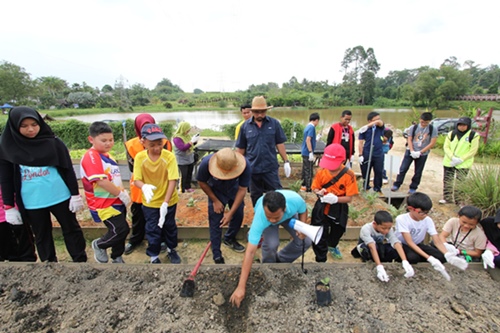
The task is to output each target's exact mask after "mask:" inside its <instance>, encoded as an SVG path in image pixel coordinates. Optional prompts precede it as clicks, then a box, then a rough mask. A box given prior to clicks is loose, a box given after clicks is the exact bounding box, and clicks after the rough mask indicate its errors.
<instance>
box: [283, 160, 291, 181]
mask: <svg viewBox="0 0 500 333" xmlns="http://www.w3.org/2000/svg"><path fill="white" fill-rule="evenodd" d="M283 169H285V176H286V178H288V177H290V175H291V173H292V168H291V167H290V162H285V164H283Z"/></svg>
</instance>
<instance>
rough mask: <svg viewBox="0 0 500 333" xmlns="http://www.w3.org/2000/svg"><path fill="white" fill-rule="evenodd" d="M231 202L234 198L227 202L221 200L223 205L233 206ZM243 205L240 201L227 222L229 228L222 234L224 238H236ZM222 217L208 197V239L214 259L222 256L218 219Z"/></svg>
mask: <svg viewBox="0 0 500 333" xmlns="http://www.w3.org/2000/svg"><path fill="white" fill-rule="evenodd" d="M233 203H234V200H230V201H229V202H227V203H226V202H222V204H223V205H225V204H228V205H229V208H231V207H232V206H233ZM244 207H245V204H244V203H241V205H240V206H239V207H238V209H237V210H236V212H235V213H234V215H233V218H232V219H231V222H229V228H228V230H227V232H226V234H225V235H224V239H225V240H232V239H233V240H234V239H235V238H236V235H237V234H238V232H239V231H240V228H241V223H242V222H243V209H244ZM222 217H224V213H220V214H218V213H216V212H214V203H213V201H212V200H210V199H208V223H209V226H210V241H211V242H212V255H213V258H214V259H216V258H219V257H222V253H221V251H220V244H221V236H222V229H221V227H220V220H222Z"/></svg>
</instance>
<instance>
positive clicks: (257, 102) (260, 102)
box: [252, 96, 273, 111]
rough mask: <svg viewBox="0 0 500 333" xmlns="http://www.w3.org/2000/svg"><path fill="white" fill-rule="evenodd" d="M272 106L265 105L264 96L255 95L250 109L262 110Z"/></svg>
mask: <svg viewBox="0 0 500 333" xmlns="http://www.w3.org/2000/svg"><path fill="white" fill-rule="evenodd" d="M272 107H273V106H272V105H271V106H267V102H266V99H265V98H264V96H255V97H254V98H253V100H252V111H264V110H269V109H271V108H272Z"/></svg>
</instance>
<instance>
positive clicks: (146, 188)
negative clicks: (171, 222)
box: [141, 184, 168, 228]
mask: <svg viewBox="0 0 500 333" xmlns="http://www.w3.org/2000/svg"><path fill="white" fill-rule="evenodd" d="M155 190H156V186H154V185H151V184H144V185H142V188H141V191H142V194H144V199H146V203H150V202H151V200H152V199H153V195H154V191H155ZM167 213H168V202H165V201H164V202H163V203H162V204H161V207H160V219H159V220H158V226H159V227H160V228H163V225H164V224H165V216H166V215H167Z"/></svg>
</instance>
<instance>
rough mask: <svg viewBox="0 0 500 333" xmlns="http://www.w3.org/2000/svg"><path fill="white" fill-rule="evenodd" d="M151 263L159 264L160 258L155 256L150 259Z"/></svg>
mask: <svg viewBox="0 0 500 333" xmlns="http://www.w3.org/2000/svg"><path fill="white" fill-rule="evenodd" d="M151 263H152V264H161V260H160V258H156V259H155V260H151Z"/></svg>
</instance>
